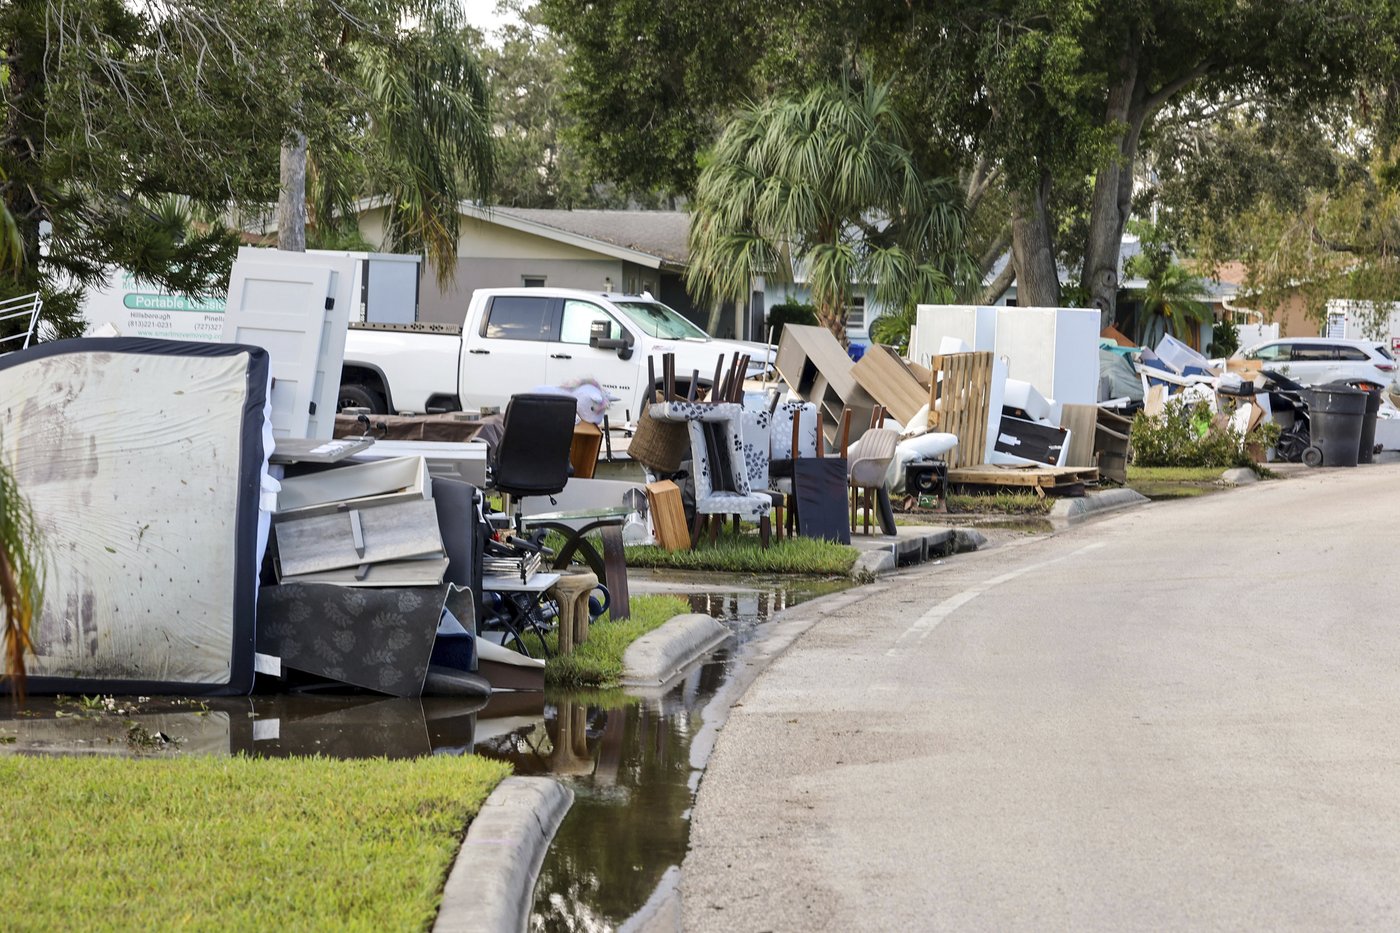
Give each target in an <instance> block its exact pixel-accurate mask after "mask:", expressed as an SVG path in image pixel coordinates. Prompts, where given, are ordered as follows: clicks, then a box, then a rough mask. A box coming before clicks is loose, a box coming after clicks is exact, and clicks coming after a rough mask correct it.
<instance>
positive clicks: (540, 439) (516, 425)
mask: <svg viewBox="0 0 1400 933" xmlns="http://www.w3.org/2000/svg"><path fill="white" fill-rule="evenodd" d="M577 410H578V406H577V402H576V401H575V399H574V398H573V396H565V395H544V394H538V395H514V396H511V400H510V402H509V403H507V404H506V414H505V421H504V425H503V427H502V429H501V440H500V442H499V443H497V444H496V449H495V452H494V454H493V455H492V458H491V480H492V483H493V484H494V486H495V488H496V490H497V491H498V492H500V493H501V494H502V495H505V496H509V497H510V503H509V505H506V506H505V507H506V508H507V509H508V510H511V509H513V511H512V513H511V514H512V517H513V523H514V525H515V530H516V533H517V534H518V535H521V536H522V537H523V536H524V535H523V525H522V524H521V515H520V500H521V499H523V498H525V497H527V496H550V497H553V496H554V494H555V493H558V492H561V491H563V489H564V484H565V483H567V482H568V481H569V476H570V475H571V474H572V473H573V468H572V467H571V466H570V465H569V448H570V447H571V446H572V444H573V441H574V418H575V415H576V413H577ZM503 505H504V504H503Z"/></svg>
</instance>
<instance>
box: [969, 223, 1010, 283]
mask: <svg viewBox="0 0 1400 933" xmlns="http://www.w3.org/2000/svg"><path fill="white" fill-rule="evenodd" d="M1010 247H1011V221H1009V220H1008V221H1007V222H1006V223H1004V224H1002V227H1001V229H1000V230H998V231H997V235H996V236H995V237H993V238H992V241H991V242H990V243H989V244H987V248H986V249H985V250H983V251H982V258H981V259H980V260H978V262H977V269H978V271H979V272H981V273H982V274H983V275H986V274H987V273H988V272H991V271H992V267H993V266H995V265H996V264H997V260H998V259H1000V258H1001V257H1002V255H1003V254H1004V253H1005V252H1006V251H1007V250H1008V249H1009V248H1010Z"/></svg>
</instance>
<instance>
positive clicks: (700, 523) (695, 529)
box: [690, 511, 705, 549]
mask: <svg viewBox="0 0 1400 933" xmlns="http://www.w3.org/2000/svg"><path fill="white" fill-rule="evenodd" d="M704 532H705V516H703V515H701V514H700V513H699V512H698V511H697V512H696V513H695V521H694V522H693V523H692V524H691V527H690V546H691V548H692V549H693V548H695V547H696V546H697V545H699V544H700V536H701V535H702V534H704Z"/></svg>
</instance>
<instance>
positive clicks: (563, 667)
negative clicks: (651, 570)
mask: <svg viewBox="0 0 1400 933" xmlns="http://www.w3.org/2000/svg"><path fill="white" fill-rule="evenodd" d="M631 602H632V615H631V617H630V618H627V619H622V620H620V621H613V620H611V619H608V620H606V621H604V620H599V621H597V622H594V623H593V624H592V625H590V626H589V627H588V641H586V642H584V643H583V644H582V645H579V646H578V647H577V648H576V649H574V653H573V654H569V655H562V656H560V655H554V652H555V651H557V650H559V633H558V632H553V631H552V632H550V633H549V634H548V635H547V636H545V644H546V645H547V646H548V647H549V651H550V654H551V655H553V656H552V657H551V658H550V659H549V661H548V662H547V664H546V665H545V669H544V682H545V684H546V686H550V687H566V688H579V687H589V688H602V689H605V688H609V687H616V686H617V685H618V684H619V683H621V682H622V654H623V652H624V651H626V650H627V646H628V645H630V644H632V642H634V641H636V640H637V639H638V638H641V637H642V636H643V635H645V634H646V633H647V632H650V631H652V630H653V629H657V628H660V627H661V626H662V625H663V624H665V623H666V622H667V621H668V620H669V619H670V618H671V617H672V616H677V615H680V614H681V613H685V612H690V611H691V609H690V603H688V602H686V601H685V600H684V599H681V598H680V597H679V596H633V597H632V600H631ZM525 641H526V643H527V644H529V645H530V653H531V654H538V652H537V651H536V648H537V646H538V641H539V640H538V638H536V636H534V635H526V636H525Z"/></svg>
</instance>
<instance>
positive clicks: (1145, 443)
mask: <svg viewBox="0 0 1400 933" xmlns="http://www.w3.org/2000/svg"><path fill="white" fill-rule="evenodd" d="M1278 433H1279V429H1278V425H1276V424H1265V425H1260V426H1259V427H1257V428H1255V429H1254V430H1253V431H1251V432H1250V434H1249V436H1248V438H1246V437H1243V436H1241V434H1240V432H1239V431H1237V430H1235V428H1234V427H1233V426H1231V425H1229V424H1218V423H1216V422H1215V421H1214V420H1213V415H1212V413H1211V410H1210V405H1209V404H1207V403H1206V402H1198V403H1197V404H1195V405H1184V404H1179V403H1173V404H1169V405H1167V407H1166V411H1165V412H1163V414H1162V415H1161V416H1159V417H1156V418H1149V417H1148V416H1147V415H1146V414H1145V413H1144V412H1138V414H1137V417H1136V418H1134V419H1133V426H1132V429H1131V433H1130V441H1129V443H1130V446H1131V449H1132V455H1133V463H1134V464H1135V465H1137V466H1157V467H1164V466H1178V467H1220V468H1227V467H1251V468H1252V467H1254V466H1255V464H1254V461H1253V460H1252V459H1251V458H1250V456H1249V454H1248V452H1247V451H1246V447H1249V446H1253V445H1255V444H1258V445H1260V446H1261V447H1263V448H1266V449H1267V448H1269V447H1272V446H1273V445H1274V444H1275V443H1276V442H1277V440H1278Z"/></svg>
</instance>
